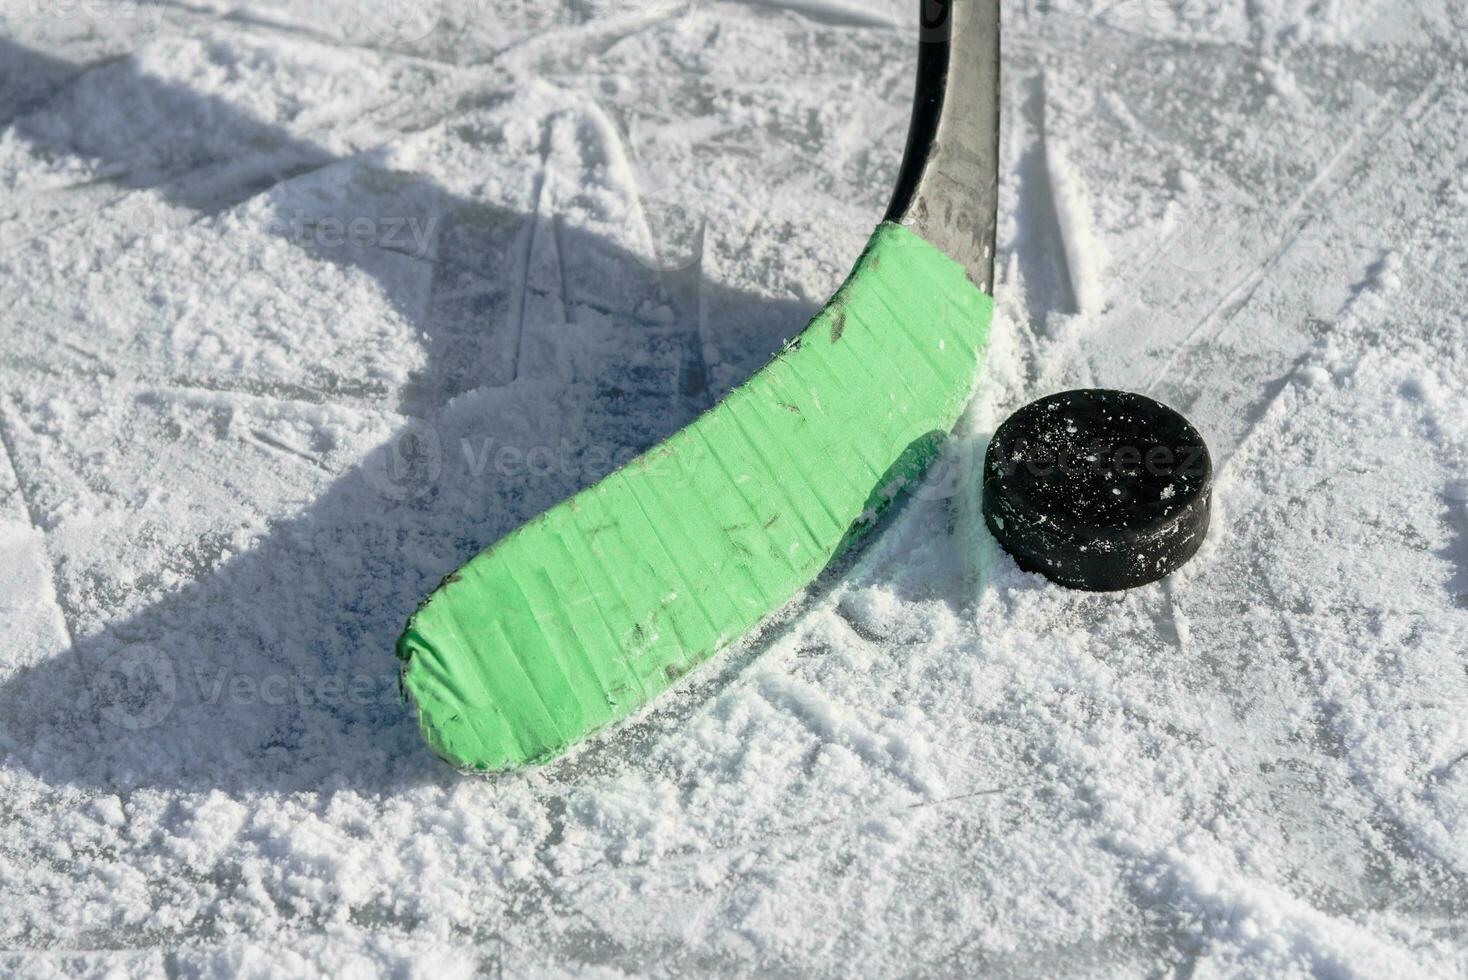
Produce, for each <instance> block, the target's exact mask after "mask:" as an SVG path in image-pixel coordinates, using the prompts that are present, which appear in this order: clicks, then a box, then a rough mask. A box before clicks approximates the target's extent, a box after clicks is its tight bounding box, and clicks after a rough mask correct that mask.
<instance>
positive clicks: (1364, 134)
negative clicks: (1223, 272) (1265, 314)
mask: <svg viewBox="0 0 1468 980" xmlns="http://www.w3.org/2000/svg"><path fill="white" fill-rule="evenodd" d="M1442 89H1443V85H1442V83H1441V81H1440V80H1439V76H1438V74H1434V75H1433V76H1432V77H1431V78H1430V79H1429V80H1428V81H1427V83H1426V84H1425V85H1424V86H1423V88H1422V90H1421V91H1420V92H1419V93H1418V94H1417V96H1416V97H1415V98H1413V99H1411V100H1409V101H1408V102H1407V103H1406V104H1405V105H1403V106H1402V107H1401V108H1400V109H1398V111H1396V112H1394V113H1392V114H1390V115H1389V116H1388V117H1387V118H1386V119H1384V120H1381V121H1380V122H1378V123H1377V124H1375V125H1371V124H1369V123H1367V122H1363V123H1361V124H1360V125H1358V126H1357V127H1356V128H1355V130H1354V131H1353V132H1352V133H1351V135H1350V137H1349V138H1348V139H1347V140H1346V141H1345V142H1344V143H1342V144H1341V146H1340V148H1339V149H1337V150H1336V152H1335V153H1333V154H1332V155H1331V156H1330V158H1329V159H1328V160H1326V161H1325V163H1324V164H1323V165H1322V166H1321V167H1320V168H1319V169H1317V171H1316V172H1315V175H1314V177H1312V178H1311V179H1310V181H1309V183H1307V184H1306V185H1305V187H1304V188H1303V189H1302V190H1301V191H1300V193H1299V194H1297V195H1296V196H1295V198H1294V199H1293V200H1292V201H1290V203H1289V205H1288V206H1287V207H1286V208H1285V209H1284V212H1283V214H1282V216H1281V219H1280V224H1282V225H1285V226H1287V227H1288V228H1289V229H1290V230H1289V232H1288V233H1286V234H1285V236H1284V237H1283V238H1281V239H1280V240H1279V241H1278V242H1277V243H1275V245H1274V247H1273V248H1271V249H1270V250H1269V253H1268V254H1267V256H1265V258H1264V260H1263V261H1262V262H1260V263H1258V264H1257V265H1256V266H1254V267H1252V268H1251V269H1250V270H1249V271H1248V272H1247V273H1246V274H1245V275H1243V276H1242V277H1240V278H1239V279H1238V281H1236V282H1235V283H1233V284H1232V285H1231V286H1230V287H1229V288H1227V289H1225V290H1224V291H1223V292H1222V293H1221V294H1220V295H1219V298H1218V300H1217V301H1216V302H1214V303H1213V304H1212V305H1211V306H1210V307H1208V309H1207V310H1206V311H1205V312H1204V314H1203V315H1202V317H1200V318H1199V319H1198V321H1197V323H1196V324H1194V326H1193V328H1192V329H1191V330H1189V331H1188V332H1187V333H1186V334H1185V335H1184V336H1183V337H1182V338H1181V339H1180V340H1179V341H1178V342H1177V343H1176V344H1175V345H1173V348H1172V353H1171V354H1170V355H1168V357H1166V358H1165V359H1163V361H1162V362H1161V363H1160V364H1159V365H1158V366H1157V368H1156V370H1154V371H1153V372H1152V374H1151V376H1150V377H1149V378H1148V379H1147V382H1146V384H1145V385H1144V386H1143V387H1142V389H1141V390H1142V391H1143V392H1146V393H1148V394H1151V393H1153V392H1155V391H1156V390H1157V387H1158V385H1159V384H1161V383H1162V381H1163V379H1165V378H1167V377H1168V376H1169V373H1170V372H1171V370H1172V368H1173V367H1174V365H1175V364H1176V363H1177V361H1178V360H1179V358H1181V357H1182V356H1183V355H1184V354H1185V353H1186V352H1189V351H1191V350H1193V349H1194V348H1195V347H1196V346H1197V345H1198V344H1199V343H1200V342H1201V341H1203V340H1204V339H1206V338H1207V337H1209V336H1211V335H1212V334H1214V333H1217V332H1218V331H1220V330H1222V329H1223V328H1224V327H1226V326H1228V324H1229V323H1231V322H1233V320H1234V318H1235V317H1236V316H1238V314H1239V313H1240V312H1242V311H1243V310H1244V309H1245V308H1246V307H1247V306H1248V305H1249V302H1250V300H1252V299H1253V298H1254V295H1255V294H1256V293H1257V292H1258V291H1259V288H1260V287H1261V286H1262V285H1264V283H1265V282H1267V281H1268V280H1269V278H1270V276H1271V275H1272V274H1273V273H1274V271H1275V270H1276V268H1277V267H1278V266H1279V265H1280V263H1281V262H1282V261H1283V259H1284V258H1285V256H1286V255H1287V254H1288V253H1289V251H1290V249H1291V248H1292V247H1293V246H1294V245H1295V243H1296V242H1297V241H1299V239H1300V236H1301V235H1302V234H1303V233H1304V231H1305V229H1306V228H1307V227H1309V226H1310V225H1311V224H1312V223H1315V222H1319V221H1322V220H1324V219H1323V218H1320V217H1314V216H1304V217H1302V212H1303V211H1304V208H1305V205H1306V204H1307V203H1309V201H1310V200H1311V198H1313V197H1315V196H1316V195H1317V194H1319V195H1320V201H1319V204H1318V205H1317V206H1316V208H1315V212H1316V214H1317V215H1323V214H1329V212H1330V205H1331V203H1332V202H1333V201H1334V200H1335V199H1336V198H1337V197H1338V196H1339V195H1340V194H1341V193H1342V192H1343V191H1345V189H1346V188H1347V187H1348V186H1350V181H1349V179H1346V178H1342V179H1339V180H1338V179H1336V176H1337V172H1338V171H1339V170H1340V169H1341V164H1342V163H1343V162H1344V161H1346V160H1347V159H1349V158H1351V157H1353V156H1355V155H1357V154H1358V152H1359V154H1360V156H1361V158H1362V159H1363V160H1364V161H1366V162H1367V164H1368V165H1369V162H1370V160H1371V154H1372V152H1373V151H1374V150H1375V148H1376V147H1377V146H1378V145H1379V144H1380V143H1381V142H1382V140H1384V139H1385V138H1386V137H1387V135H1388V134H1389V133H1390V132H1391V131H1392V130H1393V129H1394V128H1395V127H1396V126H1397V125H1398V124H1399V123H1401V122H1402V121H1403V120H1405V119H1408V118H1409V117H1411V116H1413V115H1416V114H1419V113H1421V112H1422V111H1424V110H1425V109H1426V108H1427V106H1428V105H1429V104H1430V103H1431V102H1432V100H1433V99H1435V98H1436V97H1437V96H1438V95H1440V94H1441V92H1442ZM1389 100H1390V97H1384V98H1383V99H1382V100H1381V101H1380V102H1379V103H1378V104H1377V107H1376V113H1373V114H1379V113H1380V111H1381V109H1382V108H1383V107H1384V106H1385V105H1386V103H1387V102H1388V101H1389Z"/></svg>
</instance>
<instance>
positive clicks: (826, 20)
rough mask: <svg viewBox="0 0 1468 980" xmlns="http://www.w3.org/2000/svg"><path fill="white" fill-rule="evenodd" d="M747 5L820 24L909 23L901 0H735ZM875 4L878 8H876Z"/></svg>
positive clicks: (883, 26) (881, 26) (886, 26)
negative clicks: (778, 11)
mask: <svg viewBox="0 0 1468 980" xmlns="http://www.w3.org/2000/svg"><path fill="white" fill-rule="evenodd" d="M734 2H735V3H738V4H742V5H743V6H746V7H763V8H765V9H768V10H783V11H788V12H790V13H792V14H795V15H797V16H799V17H804V18H805V19H806V20H809V21H812V22H814V23H817V24H827V25H829V26H831V27H847V28H856V29H867V30H872V29H876V30H889V31H896V30H897V29H898V28H899V27H903V26H906V20H905V16H906V14H907V4H906V3H902V2H898V0H847V2H841V0H734ZM873 8H875V9H873Z"/></svg>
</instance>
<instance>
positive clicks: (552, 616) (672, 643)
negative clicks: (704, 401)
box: [397, 223, 993, 770]
mask: <svg viewBox="0 0 1468 980" xmlns="http://www.w3.org/2000/svg"><path fill="white" fill-rule="evenodd" d="M992 312H993V301H992V300H991V299H990V298H989V297H988V296H985V295H984V294H983V293H982V292H980V291H979V290H978V289H976V288H975V287H974V286H973V284H972V283H970V282H969V280H968V278H967V277H966V276H965V274H964V270H963V268H962V267H961V266H960V265H959V264H958V263H956V262H954V261H953V260H951V259H949V258H948V257H947V256H946V255H944V254H943V253H942V252H940V251H939V250H938V249H936V248H934V247H933V246H932V245H930V244H928V243H927V242H925V241H923V239H921V238H920V237H918V236H917V235H915V234H913V233H912V232H911V231H908V230H907V229H906V228H903V227H901V226H899V225H895V224H890V223H888V224H883V225H881V226H879V227H878V229H877V231H876V233H875V234H874V235H873V236H872V239H871V241H870V242H869V243H868V245H867V248H866V251H865V252H863V253H862V256H861V259H860V260H859V261H858V262H857V265H856V269H855V271H853V272H852V274H851V277H850V278H849V279H848V280H847V281H846V283H845V284H844V285H843V286H842V287H841V289H840V291H839V292H837V294H836V296H835V298H834V299H832V301H831V303H830V305H828V306H827V307H826V309H825V310H823V311H822V312H821V314H820V315H819V316H817V317H816V318H815V320H814V321H812V322H811V324H810V326H809V327H807V328H806V330H805V331H804V332H803V333H802V334H801V335H800V337H799V339H798V340H796V341H795V342H793V343H791V344H790V345H788V346H787V347H786V349H785V350H784V351H783V352H781V353H780V354H779V355H778V356H777V357H776V358H775V359H774V360H773V361H771V362H770V363H769V364H768V365H766V366H765V367H764V368H763V369H762V370H761V371H760V372H759V373H758V374H756V375H755V376H754V377H752V378H751V379H750V380H749V381H748V382H747V383H745V384H744V385H742V386H741V387H739V388H737V389H736V390H735V391H733V392H732V393H731V394H730V395H729V396H728V397H726V398H725V399H724V400H723V401H721V402H720V403H719V404H718V405H716V406H715V407H714V408H712V409H711V410H709V411H708V412H706V413H705V414H704V415H702V416H701V417H699V418H698V419H697V420H695V421H694V422H693V423H692V424H690V425H689V426H688V427H687V428H685V429H684V430H683V431H681V432H679V433H678V434H677V435H675V436H673V437H672V438H670V439H668V440H667V441H666V442H664V443H662V444H661V445H659V446H657V447H656V448H654V449H652V450H651V451H649V452H648V453H646V454H645V455H643V456H641V457H640V458H638V459H636V460H634V461H633V462H632V463H630V464H628V465H627V466H625V467H623V468H622V469H621V470H618V471H617V472H615V473H613V474H611V475H610V476H608V477H607V478H606V479H604V480H602V481H601V482H600V483H597V484H596V485H594V486H592V487H589V488H587V489H586V490H583V491H581V492H580V493H578V494H577V495H576V496H574V497H572V498H571V499H569V500H566V501H564V502H562V503H560V504H558V505H557V506H555V507H553V508H552V509H551V510H549V511H547V512H546V513H545V514H542V515H541V516H540V517H538V518H536V519H535V520H533V521H531V522H530V523H528V524H526V525H525V526H524V527H522V528H520V529H519V530H517V531H515V532H514V533H512V534H510V535H508V536H507V537H505V538H503V539H502V540H500V541H499V542H498V543H497V544H495V545H494V546H493V547H491V548H489V549H487V550H486V551H484V552H482V553H481V554H479V555H478V556H476V557H475V558H474V559H472V560H471V561H470V562H469V563H468V564H466V565H465V566H464V567H463V568H461V569H460V570H459V571H458V572H456V573H455V574H453V575H451V576H449V577H448V579H446V580H445V581H444V583H443V585H441V586H440V587H439V589H438V591H436V592H434V593H433V595H431V596H429V598H428V599H427V600H426V601H425V602H424V603H423V605H422V606H420V607H419V609H418V611H417V612H416V613H415V614H414V616H413V618H412V619H411V620H410V621H409V623H408V626H407V630H406V631H405V632H404V633H403V635H402V638H401V639H400V640H399V641H398V648H397V653H398V659H399V660H400V661H401V671H402V682H403V689H404V691H405V692H406V694H407V695H408V697H409V698H410V700H411V701H412V703H413V705H414V706H415V707H416V710H417V713H418V721H419V725H420V727H421V729H422V731H423V736H424V738H425V739H427V741H428V744H429V745H430V746H432V748H433V750H434V751H435V752H437V753H438V754H439V755H440V756H442V757H443V758H444V759H446V760H447V761H449V762H451V763H453V764H454V765H457V766H461V767H465V768H472V769H480V770H502V769H512V768H515V767H517V766H522V765H526V764H529V763H535V762H542V761H545V760H547V759H550V758H553V757H554V756H556V755H557V754H559V753H560V752H561V751H563V750H564V749H565V748H566V747H567V746H569V745H571V744H572V743H573V742H575V741H577V740H578V739H581V738H583V737H584V736H586V735H588V734H590V733H591V732H594V731H595V730H597V729H598V728H600V727H602V726H604V725H606V724H608V723H609V722H612V721H616V720H617V719H619V718H622V717H625V716H626V715H628V714H630V713H631V712H633V711H635V710H637V709H638V708H639V707H641V706H642V705H643V704H645V703H647V702H648V701H649V700H650V699H652V698H654V697H656V696H657V695H658V694H659V693H661V692H662V691H663V690H665V689H666V688H667V687H668V686H669V685H671V684H672V683H673V682H674V681H676V680H677V679H678V678H679V677H680V676H682V675H683V674H684V673H686V672H687V671H688V670H689V669H691V668H692V667H694V666H696V665H698V664H699V663H701V662H703V661H704V660H707V659H708V658H709V657H710V656H712V655H713V654H714V653H715V652H716V651H718V650H719V649H720V648H721V647H723V646H725V645H726V644H728V643H729V642H731V641H733V640H734V639H736V638H737V637H738V636H739V635H740V634H741V633H743V632H744V631H745V630H747V629H749V628H750V627H751V626H753V625H754V624H756V623H757V622H759V620H760V619H762V618H763V617H765V616H766V615H768V614H769V613H771V612H772V611H774V610H776V609H778V608H779V607H780V606H782V605H783V604H784V603H786V602H787V601H789V599H790V598H791V597H792V596H794V595H795V594H796V593H797V592H799V591H800V590H801V589H802V588H804V587H805V586H806V585H808V584H810V582H811V581H812V580H813V579H814V578H815V577H816V576H817V575H818V574H819V573H820V572H821V570H822V569H823V568H825V567H826V565H827V564H828V563H829V562H830V561H831V560H832V558H834V557H835V556H837V555H838V554H839V553H840V552H841V551H842V550H843V549H844V548H845V547H846V546H847V545H849V544H850V543H851V542H852V541H853V540H855V538H857V537H858V536H859V535H860V534H862V533H863V532H864V531H865V530H867V529H868V528H870V527H871V525H872V523H873V522H874V520H875V518H876V516H877V514H878V513H879V512H880V511H881V510H882V509H883V507H884V506H885V505H886V504H887V503H888V502H889V501H890V500H891V498H892V497H893V495H894V494H895V493H897V492H898V491H900V490H901V489H902V487H903V485H904V484H906V483H909V482H911V481H913V480H915V479H917V478H918V477H919V476H920V475H921V473H922V471H923V469H924V468H925V467H926V466H927V464H928V463H929V462H930V461H931V460H932V458H933V456H934V455H935V454H936V452H937V451H938V448H939V446H940V444H941V442H942V440H943V437H944V435H945V434H946V433H947V432H948V431H949V430H950V429H951V428H952V427H953V424H954V422H955V421H956V420H957V418H958V415H959V413H960V412H961V411H962V409H963V406H964V403H965V402H966V401H967V400H968V397H969V394H970V391H971V388H972V385H973V381H974V378H975V375H976V373H977V368H978V362H979V357H980V354H981V353H982V351H983V348H984V345H985V342H986V340H987V338H988V333H989V322H990V319H991V316H992Z"/></svg>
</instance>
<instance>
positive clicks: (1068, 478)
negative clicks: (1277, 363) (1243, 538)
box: [984, 389, 1213, 592]
mask: <svg viewBox="0 0 1468 980" xmlns="http://www.w3.org/2000/svg"><path fill="white" fill-rule="evenodd" d="M1212 478H1213V462H1212V460H1211V459H1210V457H1209V455H1208V447H1207V446H1206V445H1204V443H1203V438H1202V436H1200V435H1199V434H1198V430H1197V429H1195V428H1193V426H1192V425H1190V424H1189V423H1188V420H1187V419H1185V418H1183V417H1182V416H1181V415H1179V414H1178V413H1177V412H1174V411H1173V410H1172V409H1170V408H1168V407H1167V406H1166V405H1163V404H1161V403H1159V402H1156V401H1153V400H1152V399H1150V398H1147V397H1145V396H1143V395H1135V394H1130V393H1128V392H1124V391H1107V390H1104V389H1088V390H1082V391H1066V392H1062V393H1060V394H1058V395H1051V396H1049V397H1048V398H1042V399H1040V400H1039V401H1037V402H1033V403H1031V404H1029V405H1026V406H1025V407H1024V408H1022V409H1020V410H1019V411H1018V412H1015V413H1014V414H1013V415H1011V416H1010V417H1009V418H1008V419H1007V420H1006V421H1005V422H1004V424H1003V425H1001V426H1000V427H999V429H998V431H997V432H995V433H994V439H993V441H992V442H990V444H989V452H988V454H987V455H986V457H985V459H984V520H985V522H986V523H987V524H988V525H989V530H990V531H992V532H993V533H994V537H996V538H998V539H999V543H1000V544H1001V545H1002V546H1003V547H1004V550H1005V551H1007V552H1009V553H1010V554H1011V555H1012V556H1014V559H1015V561H1016V562H1018V563H1019V566H1020V567H1021V568H1023V569H1025V570H1026V571H1031V572H1039V573H1041V574H1043V575H1044V576H1046V577H1047V578H1049V579H1051V580H1052V581H1054V582H1057V583H1059V584H1060V585H1064V586H1066V587H1068V588H1073V589H1085V590H1088V591H1092V592H1111V591H1115V590H1119V589H1131V588H1136V587H1137V586H1141V585H1146V584H1148V583H1149V582H1155V581H1157V580H1158V579H1161V578H1164V577H1166V576H1167V575H1170V574H1171V573H1172V572H1174V571H1176V570H1177V569H1178V568H1181V567H1182V565H1183V564H1184V563H1186V562H1187V561H1188V559H1190V558H1192V557H1193V555H1194V554H1196V553H1197V551H1198V548H1199V547H1200V546H1201V545H1202V544H1203V539H1204V537H1205V536H1206V535H1207V533H1208V517H1209V504H1210V484H1211V482H1212Z"/></svg>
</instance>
